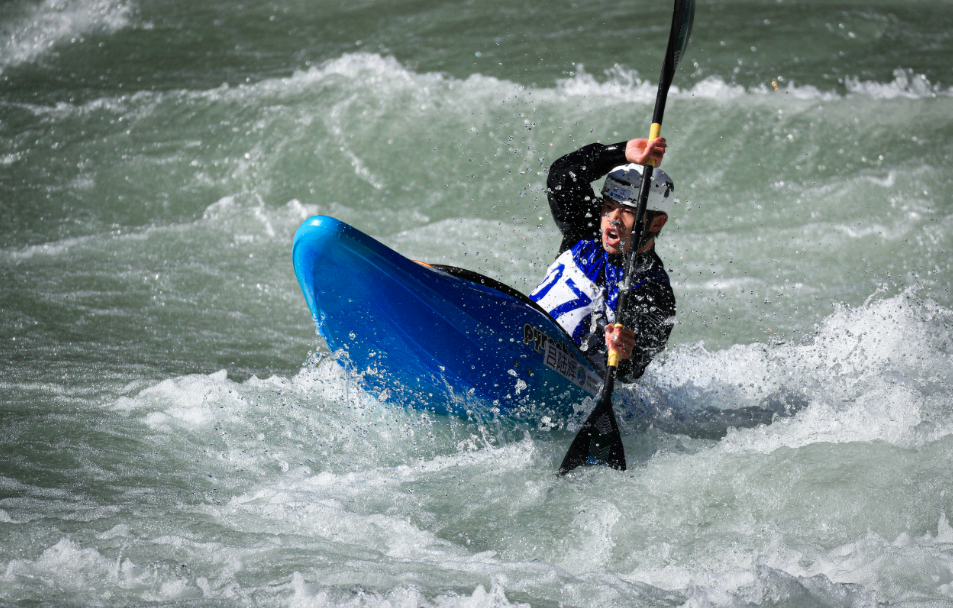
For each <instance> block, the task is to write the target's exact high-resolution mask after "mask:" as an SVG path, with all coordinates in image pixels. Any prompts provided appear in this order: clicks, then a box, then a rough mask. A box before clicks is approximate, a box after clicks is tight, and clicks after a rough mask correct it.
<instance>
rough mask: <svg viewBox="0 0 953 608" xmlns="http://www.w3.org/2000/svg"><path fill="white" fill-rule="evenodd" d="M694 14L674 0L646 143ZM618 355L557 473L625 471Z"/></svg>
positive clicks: (647, 170) (631, 268)
mask: <svg viewBox="0 0 953 608" xmlns="http://www.w3.org/2000/svg"><path fill="white" fill-rule="evenodd" d="M694 19H695V0H675V8H674V11H673V15H672V29H671V31H670V32H669V37H668V47H667V48H666V50H665V61H664V62H663V63H662V73H661V76H660V77H659V86H658V94H657V95H656V98H655V111H654V112H653V114H652V126H651V128H650V129H649V142H652V141H654V140H655V138H657V137H658V136H659V135H660V134H661V132H662V117H663V116H664V114H665V101H666V99H667V97H668V90H669V88H670V87H671V85H672V79H673V78H674V76H675V68H676V67H677V66H678V61H679V59H681V56H682V53H684V52H685V47H686V46H687V45H688V38H689V36H691V31H692V23H693V22H694ZM654 170H655V161H654V160H652V159H649V161H648V163H646V165H645V167H644V168H643V170H642V184H641V186H640V187H639V203H638V207H637V208H636V214H635V225H634V226H633V234H632V235H631V237H630V239H629V251H628V254H627V259H626V262H625V278H624V279H623V281H622V286H621V288H620V289H619V299H618V300H617V301H616V308H615V310H616V322H617V324H619V325H622V326H625V325H626V324H627V323H626V322H627V321H628V319H627V318H626V311H627V310H628V307H627V304H628V300H629V292H630V291H631V289H632V280H633V276H634V275H635V267H636V260H637V258H638V250H639V249H641V248H642V247H643V246H644V243H643V242H642V241H643V239H644V238H645V234H646V226H645V208H646V205H647V204H648V200H649V192H650V189H651V187H652V174H653V172H654ZM621 357H622V353H621V352H619V351H617V350H611V349H610V350H609V355H608V358H607V362H606V375H605V381H604V382H603V385H602V392H601V393H600V395H599V401H598V403H597V404H596V407H595V408H593V410H592V413H590V414H589V417H588V418H587V419H586V422H585V423H584V424H583V425H582V428H581V429H580V430H579V433H578V434H577V435H576V438H575V439H574V440H573V442H572V444H571V445H570V446H569V450H567V452H566V456H565V458H563V462H562V464H561V465H560V467H559V474H560V475H565V474H566V473H568V472H569V471H571V470H573V469H574V468H576V467H578V466H582V465H587V464H604V465H608V466H611V467H612V468H615V469H619V470H622V471H624V470H625V468H626V466H625V451H624V449H623V446H622V436H621V434H620V433H619V425H618V423H617V421H616V418H615V412H614V411H613V409H612V393H613V392H614V390H615V380H616V374H617V373H618V367H619V361H620V360H621Z"/></svg>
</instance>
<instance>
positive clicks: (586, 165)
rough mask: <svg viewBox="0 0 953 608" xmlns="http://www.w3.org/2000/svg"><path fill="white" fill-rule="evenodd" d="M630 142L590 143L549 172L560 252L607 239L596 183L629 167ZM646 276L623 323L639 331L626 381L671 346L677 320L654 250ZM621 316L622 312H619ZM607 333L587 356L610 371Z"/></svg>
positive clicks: (643, 260) (615, 260)
mask: <svg viewBox="0 0 953 608" xmlns="http://www.w3.org/2000/svg"><path fill="white" fill-rule="evenodd" d="M625 146H626V142H622V143H618V144H613V145H609V146H605V145H602V144H598V143H596V144H589V145H588V146H585V147H582V148H580V149H579V150H576V151H575V152H570V153H569V154H567V155H565V156H563V157H561V158H559V159H558V160H556V162H554V163H553V164H552V166H551V167H550V168H549V178H548V179H547V182H546V185H547V196H548V198H549V208H550V210H551V211H552V214H553V219H554V220H555V221H556V225H557V226H558V227H559V231H560V232H561V233H562V235H563V240H562V244H561V245H560V248H559V253H562V252H564V251H566V250H567V249H570V248H572V246H573V245H575V244H576V243H578V242H579V241H581V240H591V239H601V236H602V235H601V232H600V214H601V212H602V199H601V198H599V197H597V196H595V194H594V192H593V189H592V182H594V181H596V180H598V179H600V178H602V177H603V176H605V175H606V174H607V173H609V171H611V170H612V169H614V168H615V167H617V166H619V165H623V164H625V163H626V159H625ZM609 261H610V263H612V264H615V265H617V266H623V265H624V260H623V256H621V255H618V256H609ZM636 265H637V266H638V267H639V270H640V274H641V273H642V272H645V273H646V275H647V276H648V277H649V278H648V280H646V281H643V282H642V283H641V284H639V285H638V286H637V287H635V288H634V289H633V290H632V291H631V292H630V294H629V298H628V302H627V305H626V310H625V311H622V314H621V315H619V314H617V315H616V318H617V319H621V322H622V323H623V324H624V325H625V326H626V327H628V328H629V329H632V330H633V331H634V332H635V348H633V349H632V356H631V357H630V358H629V359H623V360H622V361H621V362H620V364H619V370H618V378H619V379H620V380H621V381H623V382H634V381H636V380H638V379H639V378H640V377H641V376H642V373H643V372H644V371H645V368H646V367H647V366H648V364H649V363H650V362H651V361H652V358H653V357H655V355H657V354H658V353H659V352H661V351H662V350H663V349H664V348H665V345H666V344H667V343H668V337H669V334H671V333H672V325H673V322H674V318H675V294H674V293H673V292H672V287H671V285H670V284H669V280H668V274H667V273H666V272H665V267H664V265H663V264H662V260H661V259H659V257H658V255H656V253H655V251H654V249H653V250H650V251H648V252H646V253H643V254H639V255H638V258H637V259H636ZM618 312H619V311H617V313H618ZM602 329H603V328H600V331H599V332H597V334H598V335H594V336H591V339H590V340H588V341H587V342H588V343H587V344H582V345H580V346H582V347H584V348H587V353H586V354H587V355H588V356H589V358H590V359H591V360H592V361H593V362H594V363H596V364H601V365H602V366H603V367H604V366H605V350H606V348H605V336H604V333H603V332H602Z"/></svg>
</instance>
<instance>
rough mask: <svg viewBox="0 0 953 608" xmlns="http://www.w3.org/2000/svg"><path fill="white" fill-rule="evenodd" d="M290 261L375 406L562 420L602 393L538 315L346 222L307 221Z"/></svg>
mask: <svg viewBox="0 0 953 608" xmlns="http://www.w3.org/2000/svg"><path fill="white" fill-rule="evenodd" d="M292 258H293V263H294V271H295V276H296V277H297V279H298V282H299V284H300V286H301V291H302V293H303V295H304V298H305V301H306V302H307V304H308V308H309V309H310V310H311V315H312V318H313V319H314V322H315V326H316V328H317V331H318V333H319V334H320V335H321V337H322V338H324V340H325V342H326V343H327V346H328V348H329V349H330V350H331V351H333V352H337V353H339V354H341V356H340V357H339V358H338V361H339V362H340V363H341V364H342V365H344V366H345V367H346V368H348V369H349V370H350V371H352V372H354V373H355V374H356V375H358V376H359V377H360V378H361V381H362V382H363V385H364V388H365V389H366V390H368V391H370V392H372V393H373V394H374V395H375V396H377V397H378V398H379V399H380V400H381V401H383V402H385V403H394V404H397V405H400V406H411V407H415V408H424V409H427V410H431V411H434V412H436V413H441V414H455V415H460V416H468V415H472V414H474V413H482V414H496V413H501V414H502V415H508V416H514V417H516V418H520V419H530V418H540V417H542V416H545V415H548V416H551V417H553V416H555V417H557V418H565V417H567V416H569V415H571V414H572V413H573V412H574V409H575V408H578V407H580V406H582V405H583V403H584V401H585V399H586V398H587V397H591V396H593V395H595V394H596V393H597V392H598V390H599V388H601V378H600V377H599V375H598V374H597V373H596V371H595V369H594V368H593V366H592V364H591V363H590V362H589V361H588V360H587V359H586V357H585V355H584V354H583V353H582V352H581V351H580V350H579V349H578V347H576V345H575V344H574V343H573V342H572V340H571V339H569V338H568V336H566V334H565V333H564V332H563V331H562V329H561V328H560V327H559V326H558V325H557V324H556V323H555V322H554V321H553V320H552V319H551V318H550V317H549V316H548V315H546V314H545V313H543V312H541V311H539V310H536V309H534V308H533V307H532V306H531V305H530V304H529V303H527V302H526V301H523V300H521V299H519V298H516V297H514V296H513V295H510V294H507V293H503V292H501V291H498V290H496V289H492V288H490V287H488V286H486V285H482V284H480V283H477V282H473V281H468V280H465V279H463V278H460V277H457V276H452V275H450V274H448V273H446V272H442V271H440V270H437V269H434V268H431V267H428V266H427V265H424V264H421V263H418V262H414V261H413V260H410V259H408V258H405V257H404V256H402V255H400V254H399V253H397V252H395V251H393V250H392V249H390V248H388V247H387V246H385V245H383V244H382V243H380V242H378V241H376V240H374V239H373V238H371V237H369V236H367V235H366V234H364V233H362V232H360V231H359V230H357V229H355V228H353V227H351V226H349V225H347V224H345V223H344V222H341V221H339V220H336V219H334V218H331V217H327V216H315V217H312V218H310V219H308V220H306V221H305V222H304V223H303V224H302V225H301V227H300V228H298V231H297V233H296V234H295V238H294V245H293V249H292Z"/></svg>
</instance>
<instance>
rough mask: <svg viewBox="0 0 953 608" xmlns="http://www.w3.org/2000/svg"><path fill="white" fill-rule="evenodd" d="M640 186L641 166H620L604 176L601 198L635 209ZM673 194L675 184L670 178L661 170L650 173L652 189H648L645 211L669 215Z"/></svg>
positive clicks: (672, 203) (673, 198) (673, 199)
mask: <svg viewBox="0 0 953 608" xmlns="http://www.w3.org/2000/svg"><path fill="white" fill-rule="evenodd" d="M641 186H642V165H639V164H636V163H630V164H628V165H621V166H618V167H616V168H615V169H613V170H612V171H610V172H609V175H607V176H606V183H605V184H603V186H602V197H603V198H611V199H612V200H614V201H616V202H617V203H619V204H621V205H626V206H629V207H637V206H638V204H639V188H640V187H641ZM673 192H675V184H674V183H673V182H672V178H670V177H669V176H668V174H666V173H665V172H664V171H662V170H661V169H655V170H654V171H653V172H652V187H651V188H650V189H649V200H648V202H647V203H646V205H645V209H646V211H657V212H660V213H664V214H665V215H669V212H671V210H672V205H674V204H675V197H674V196H672V193H673Z"/></svg>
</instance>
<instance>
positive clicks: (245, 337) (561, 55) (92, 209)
mask: <svg viewBox="0 0 953 608" xmlns="http://www.w3.org/2000/svg"><path fill="white" fill-rule="evenodd" d="M670 15H671V7H670V5H668V3H667V2H662V3H654V4H653V3H647V2H618V1H613V2H608V1H605V0H594V1H591V2H582V1H577V0H557V1H553V2H542V1H537V0H494V1H489V0H486V1H479V0H476V1H475V0H468V1H463V0H444V1H441V2H436V1H433V0H414V1H410V0H406V1H404V0H401V1H394V0H386V1H385V0H352V1H350V2H327V1H324V0H311V1H305V0H270V1H268V2H241V1H240V0H230V1H226V0H8V1H6V2H3V3H2V4H0V605H2V606H70V607H71V606H146V605H150V606H151V605H162V606H166V605H189V606H347V607H365V606H367V607H394V608H396V607H408V608H409V607H416V606H424V607H428V608H430V607H433V608H449V607H474V608H476V607H491V606H492V607H494V608H503V607H509V606H526V605H529V606H534V607H536V606H540V607H543V606H546V607H554V608H555V607H557V606H565V607H570V606H585V607H599V608H603V607H607V606H646V607H655V606H690V607H699V608H701V607H709V606H710V607H722V606H725V607H727V606H739V607H740V606H745V607H754V606H772V607H776V606H784V607H788V606H790V607H802V606H845V607H846V606H875V605H882V604H889V605H897V606H910V607H913V606H916V607H923V606H950V605H953V527H951V524H950V522H951V520H953V519H951V518H953V390H951V383H953V296H951V293H950V288H951V284H953V264H951V260H953V256H951V251H953V60H951V57H953V35H951V34H950V32H951V31H953V2H950V0H939V1H935V2H922V1H914V0H873V1H865V2H860V1H859V0H842V1H840V2H816V1H811V2H809V1H806V0H763V1H759V0H700V1H699V3H698V9H697V14H696V18H695V25H694V33H693V36H692V40H691V43H690V45H689V49H688V52H687V54H686V56H685V58H684V59H683V61H682V65H681V66H680V68H679V71H678V74H677V75H676V78H675V84H674V87H673V89H672V91H671V95H670V98H669V102H668V109H667V113H666V116H665V124H664V127H663V134H664V135H665V136H666V137H667V139H668V141H669V153H668V155H667V157H666V159H665V163H664V165H663V168H664V169H665V170H666V171H667V172H668V173H669V174H670V175H671V176H672V177H673V179H674V181H675V184H676V191H675V193H676V196H677V198H678V205H676V207H675V210H674V212H673V214H672V218H671V220H670V222H669V224H668V226H667V227H666V228H665V230H664V232H663V234H662V237H661V238H660V239H659V242H658V252H659V254H660V256H661V257H662V259H663V260H664V261H665V263H666V266H667V268H668V269H669V272H670V274H671V277H672V280H673V287H674V291H675V294H676V298H677V300H678V323H677V325H676V326H675V328H674V331H673V333H672V337H671V341H670V344H669V349H668V350H667V351H666V352H665V353H663V354H662V355H660V357H659V358H658V359H657V360H656V361H655V362H654V363H653V364H652V366H651V367H650V368H649V369H648V371H647V372H646V375H645V377H644V378H643V380H642V381H641V382H640V384H638V385H635V386H629V387H625V388H624V389H622V390H621V395H622V402H623V403H622V404H621V405H620V407H621V408H622V409H623V410H624V409H625V408H626V407H628V406H627V405H626V404H631V403H636V402H642V403H646V402H648V403H654V404H657V407H658V411H657V412H656V419H655V421H654V422H653V423H652V424H650V425H649V427H648V428H647V429H644V428H642V427H641V426H640V425H639V424H638V421H634V419H633V416H631V412H629V414H630V416H629V418H627V419H626V421H625V422H624V424H623V431H624V434H625V445H626V451H627V454H628V457H629V470H628V471H627V472H625V473H620V472H617V471H613V470H606V469H587V470H582V471H579V472H577V473H575V474H573V475H572V476H570V477H569V478H557V477H556V475H555V474H554V471H555V470H556V467H557V466H558V463H559V461H560V459H561V457H562V455H563V453H564V452H565V449H566V447H567V446H568V444H569V442H570V441H571V439H572V433H571V432H569V431H566V430H559V429H550V428H548V427H546V426H545V425H539V426H532V425H529V424H525V423H524V424H516V423H512V422H507V421H500V420H495V419H493V417H491V416H488V417H483V418H477V419H473V420H458V419H450V418H444V417H438V416H432V415H428V414H427V413H426V412H425V407H426V405H427V404H425V403H422V404H420V407H410V408H406V409H398V408H394V407H390V406H385V405H382V404H380V403H378V402H377V400H376V399H375V398H374V396H373V395H370V394H367V393H365V392H363V391H361V389H360V386H359V385H358V384H357V383H356V382H355V381H354V380H353V379H351V378H348V377H346V376H345V374H344V372H343V371H342V368H341V367H340V366H339V365H338V364H337V363H335V362H334V361H333V358H334V357H333V356H331V354H330V353H328V351H327V348H326V347H325V346H324V344H323V342H322V341H321V340H320V339H319V338H317V337H316V336H315V330H314V325H313V323H312V320H311V318H310V314H309V312H308V309H307V307H306V305H305V302H304V299H303V297H302V296H301V292H300V290H299V289H298V286H297V283H296V281H295V278H294V274H293V272H292V266H291V239H292V236H293V234H294V231H295V230H296V228H297V227H298V226H299V225H300V223H301V222H302V221H303V220H305V219H306V218H307V217H309V216H311V215H315V214H326V215H332V216H334V217H337V218H339V219H342V220H344V221H346V222H348V223H350V224H352V225H354V226H355V227H357V228H359V229H360V230H362V231H364V232H366V233H368V234H371V235H373V236H374V237H376V238H378V239H380V240H382V241H383V242H384V243H386V244H388V245H389V246H391V247H393V248H395V249H396V250H398V251H399V252H401V253H403V254H405V255H407V256H409V257H413V258H415V259H421V260H426V261H430V262H437V263H444V264H453V265H457V266H463V267H466V268H471V269H474V270H478V271H480V272H483V273H485V274H488V275H490V276H492V277H494V278H496V279H498V280H502V281H504V282H506V283H509V284H511V285H513V286H514V287H516V288H518V289H520V290H522V291H524V292H529V291H530V290H532V289H533V287H534V286H535V285H536V283H537V281H538V280H539V279H540V278H541V277H542V276H543V274H544V271H545V268H546V267H547V266H548V265H549V263H550V262H551V261H552V259H553V257H554V255H555V252H556V248H557V246H558V243H559V234H558V232H557V230H556V228H555V226H554V224H553V222H552V220H551V219H550V216H549V211H548V207H547V205H546V200H545V195H544V193H543V192H542V189H543V187H544V184H545V179H546V173H545V172H546V169H547V167H548V166H549V164H550V163H551V162H552V161H554V160H555V159H556V158H558V157H559V156H560V155H562V154H565V153H567V152H569V151H571V150H573V149H575V148H576V147H579V146H581V145H584V144H587V143H589V142H592V141H601V142H603V143H613V142H617V141H621V140H624V139H627V138H630V137H637V136H645V135H646V134H647V130H648V123H649V122H650V117H651V111H652V106H653V104H654V99H655V88H656V86H657V79H658V72H659V69H660V67H661V57H662V53H663V51H664V46H665V41H666V38H667V34H668V28H669V23H670ZM778 403H781V404H782V405H783V404H787V405H788V406H790V407H789V408H788V410H787V411H785V412H784V414H785V415H783V416H778V417H777V418H776V420H775V421H774V422H773V423H772V424H767V425H756V426H751V425H742V426H740V427H734V426H732V425H730V424H728V425H724V426H727V427H730V428H722V429H721V430H720V431H718V432H713V431H712V430H711V428H709V427H706V426H705V425H704V424H702V422H699V420H698V419H695V422H693V419H692V417H691V415H690V414H691V412H693V411H695V412H699V411H705V412H708V413H712V412H714V413H715V414H717V413H718V412H723V413H725V416H726V418H725V420H731V413H732V412H733V411H741V410H743V409H744V408H745V407H749V406H764V405H765V404H768V405H771V404H778ZM792 404H793V405H792ZM666 408H668V409H667V410H666ZM666 411H668V412H669V413H671V414H672V415H673V416H674V418H673V420H675V419H678V420H676V421H675V422H678V421H679V420H680V421H681V422H679V423H678V424H676V423H675V422H672V421H671V420H670V421H669V422H672V423H671V424H666V423H665V420H664V418H665V412H666ZM679 416H681V418H679ZM716 417H717V416H716ZM745 426H747V428H745Z"/></svg>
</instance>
